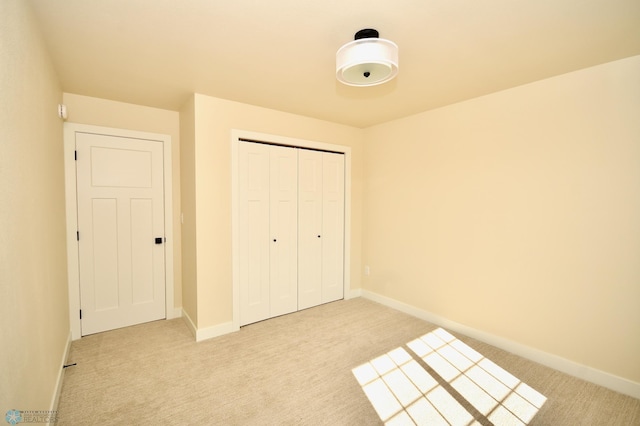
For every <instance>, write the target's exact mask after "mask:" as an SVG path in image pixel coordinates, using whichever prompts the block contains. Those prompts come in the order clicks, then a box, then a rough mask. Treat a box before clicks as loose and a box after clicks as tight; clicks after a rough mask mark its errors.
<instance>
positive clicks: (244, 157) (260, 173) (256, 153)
mask: <svg viewBox="0 0 640 426" xmlns="http://www.w3.org/2000/svg"><path fill="white" fill-rule="evenodd" d="M269 161H270V156H269V147H268V146H266V145H260V144H254V143H241V144H240V146H239V173H240V176H239V180H238V184H239V191H238V192H239V194H238V195H239V204H240V205H239V209H238V215H239V217H238V222H239V231H240V232H239V256H240V270H239V281H240V325H245V324H250V323H252V322H256V321H262V320H263V319H266V318H269V312H270V307H269V304H270V292H269V262H270V258H269V250H270V244H269V236H270V234H269V191H270V186H269Z"/></svg>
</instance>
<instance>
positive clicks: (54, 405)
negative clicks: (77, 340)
mask: <svg viewBox="0 0 640 426" xmlns="http://www.w3.org/2000/svg"><path fill="white" fill-rule="evenodd" d="M70 350H71V330H69V334H68V335H67V343H66V345H65V348H64V351H63V352H62V360H60V369H59V370H58V378H57V379H56V387H55V389H54V391H53V396H52V397H51V404H50V405H49V411H52V412H54V411H58V404H59V403H60V394H61V393H62V383H63V382H64V366H65V364H66V363H67V359H69V351H70ZM47 424H52V423H51V422H49V423H47ZM54 424H55V423H54Z"/></svg>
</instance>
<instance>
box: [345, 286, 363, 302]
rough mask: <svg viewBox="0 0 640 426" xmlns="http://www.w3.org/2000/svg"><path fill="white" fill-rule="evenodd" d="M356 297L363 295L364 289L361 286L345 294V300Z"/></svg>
mask: <svg viewBox="0 0 640 426" xmlns="http://www.w3.org/2000/svg"><path fill="white" fill-rule="evenodd" d="M356 297H362V289H361V288H354V289H351V291H350V292H349V294H345V295H344V298H345V300H349V299H355V298H356Z"/></svg>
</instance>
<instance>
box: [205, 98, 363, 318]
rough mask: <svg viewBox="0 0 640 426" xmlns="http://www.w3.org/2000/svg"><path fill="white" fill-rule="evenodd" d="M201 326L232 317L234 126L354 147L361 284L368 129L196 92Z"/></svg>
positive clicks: (356, 265) (355, 243)
mask: <svg viewBox="0 0 640 426" xmlns="http://www.w3.org/2000/svg"><path fill="white" fill-rule="evenodd" d="M195 127H196V129H195V152H196V155H195V167H194V169H195V171H196V176H195V188H196V194H195V198H196V199H197V204H196V206H195V208H196V220H197V242H196V245H197V269H198V272H197V295H198V298H197V299H198V300H197V303H198V319H197V323H198V328H203V327H209V326H213V325H218V324H223V323H228V322H231V320H232V313H233V312H232V273H231V270H232V259H231V130H232V129H238V130H245V131H252V132H260V133H267V134H274V135H279V136H286V137H292V138H298V139H305V140H312V141H318V142H325V143H331V144H336V145H345V146H350V147H351V149H352V151H351V153H352V210H351V213H352V214H351V216H352V217H351V225H352V227H351V230H352V235H351V241H352V243H351V287H352V288H359V287H360V271H361V262H360V253H361V232H362V227H361V215H362V195H361V194H362V185H363V181H362V131H361V130H360V129H357V128H353V127H348V126H344V125H339V124H334V123H329V122H326V121H321V120H317V119H312V118H308V117H303V116H298V115H293V114H288V113H283V112H279V111H275V110H270V109H265V108H260V107H255V106H251V105H246V104H241V103H237V102H231V101H226V100H222V99H217V98H212V97H208V96H204V95H199V94H196V95H195Z"/></svg>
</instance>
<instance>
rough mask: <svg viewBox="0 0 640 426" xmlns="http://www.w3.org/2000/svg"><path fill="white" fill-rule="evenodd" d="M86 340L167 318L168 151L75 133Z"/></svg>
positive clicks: (148, 142) (136, 142)
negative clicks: (165, 176) (165, 170)
mask: <svg viewBox="0 0 640 426" xmlns="http://www.w3.org/2000/svg"><path fill="white" fill-rule="evenodd" d="M76 151H77V163H76V174H77V194H78V230H79V233H80V239H79V241H78V250H79V268H80V274H79V275H80V305H81V309H82V323H81V329H82V335H87V334H92V333H97V332H100V331H105V330H111V329H114V328H119V327H125V326H129V325H133V324H139V323H142V322H147V321H153V320H157V319H161V318H165V266H164V259H165V258H164V256H165V253H164V245H163V244H155V241H154V238H155V237H160V238H163V237H164V184H163V167H164V166H163V146H162V143H161V142H159V141H151V140H141V139H134V138H126V137H119V136H107V135H98V134H91V133H76Z"/></svg>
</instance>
